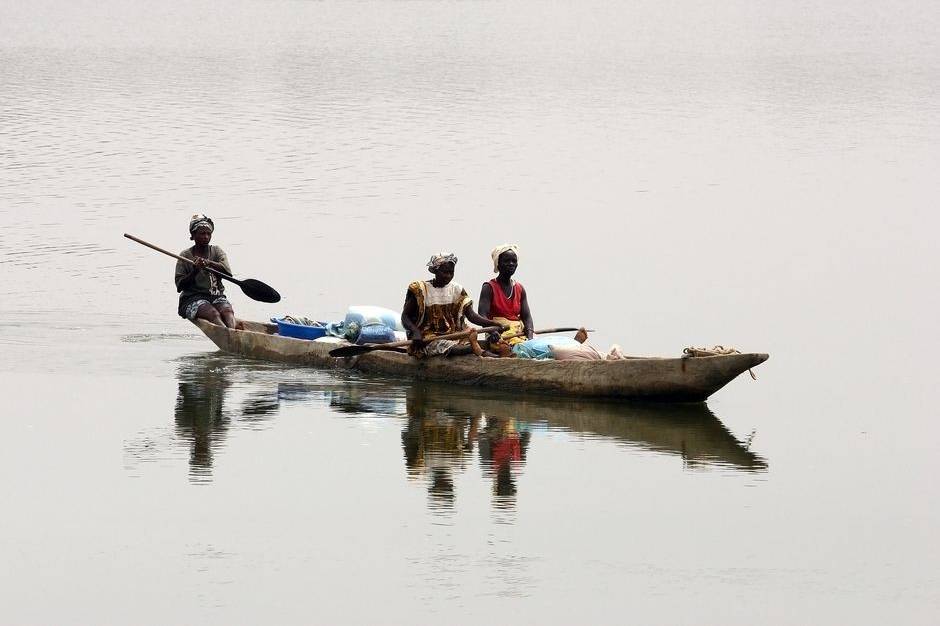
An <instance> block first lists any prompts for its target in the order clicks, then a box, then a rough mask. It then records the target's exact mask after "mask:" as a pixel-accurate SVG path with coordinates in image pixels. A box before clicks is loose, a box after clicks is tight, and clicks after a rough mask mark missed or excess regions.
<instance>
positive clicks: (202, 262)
mask: <svg viewBox="0 0 940 626" xmlns="http://www.w3.org/2000/svg"><path fill="white" fill-rule="evenodd" d="M193 265H195V266H196V268H197V269H201V270H202V269H205V268H206V267H207V266H208V265H209V259H207V258H205V257H201V256H197V257H196V259H195V260H194V261H193Z"/></svg>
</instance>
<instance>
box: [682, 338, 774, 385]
mask: <svg viewBox="0 0 940 626" xmlns="http://www.w3.org/2000/svg"><path fill="white" fill-rule="evenodd" d="M727 354H741V351H740V350H738V349H737V348H731V347H728V348H726V347H724V346H720V345H719V346H712V347H711V348H696V347H694V346H689V347H688V348H685V349H684V350H683V351H682V358H683V359H689V358H694V357H697V356H724V355H727ZM747 373H748V374H750V375H751V379H753V380H757V376H755V375H754V372H752V371H751V368H747Z"/></svg>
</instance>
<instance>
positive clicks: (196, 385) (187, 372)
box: [174, 363, 230, 477]
mask: <svg viewBox="0 0 940 626" xmlns="http://www.w3.org/2000/svg"><path fill="white" fill-rule="evenodd" d="M192 365H195V364H194V363H187V364H184V365H183V366H181V367H180V371H179V382H178V384H179V389H178V391H177V395H176V411H175V414H174V415H175V420H176V430H177V433H178V434H179V436H180V437H181V438H183V439H185V440H187V441H189V442H191V449H190V453H189V468H190V475H192V476H193V477H197V476H211V474H212V449H213V447H214V445H217V442H218V440H219V439H221V438H222V437H223V436H224V433H225V429H226V422H227V420H226V419H225V416H224V413H223V410H222V407H223V400H224V398H225V390H226V389H227V388H228V387H229V386H230V383H229V381H228V378H227V377H226V375H225V370H224V368H221V367H205V366H202V367H198V366H197V367H191V366H192Z"/></svg>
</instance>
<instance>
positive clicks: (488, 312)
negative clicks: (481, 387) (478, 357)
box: [478, 243, 535, 349]
mask: <svg viewBox="0 0 940 626" xmlns="http://www.w3.org/2000/svg"><path fill="white" fill-rule="evenodd" d="M490 257H492V259H493V271H494V272H497V274H498V275H497V276H496V278H494V279H492V280H490V281H488V282H485V283H483V288H482V289H481V290H480V304H479V309H478V312H479V313H480V315H485V316H486V317H489V318H491V319H493V320H495V321H497V322H499V323H500V324H502V325H503V326H508V327H509V330H507V331H506V332H504V333H503V335H504V338H503V339H502V343H503V345H509V346H512V345H514V344H517V343H520V342H523V341H525V340H526V339H532V337H533V336H534V335H535V331H534V328H535V326H534V325H533V324H532V313H531V312H530V311H529V299H528V297H526V291H525V288H524V287H523V286H522V283H518V282H516V281H514V280H513V279H512V275H513V274H515V273H516V268H517V267H518V266H519V246H517V245H516V244H514V243H506V244H503V245H501V246H496V247H495V248H493V251H492V252H491V253H490ZM491 349H493V348H491Z"/></svg>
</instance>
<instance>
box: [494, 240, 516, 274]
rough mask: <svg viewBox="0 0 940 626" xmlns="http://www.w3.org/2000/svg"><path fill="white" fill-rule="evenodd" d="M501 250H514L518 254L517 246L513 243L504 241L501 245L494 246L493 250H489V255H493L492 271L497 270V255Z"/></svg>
mask: <svg viewBox="0 0 940 626" xmlns="http://www.w3.org/2000/svg"><path fill="white" fill-rule="evenodd" d="M503 252H515V253H516V256H517V257H518V256H519V246H517V245H516V244H514V243H504V244H503V245H501V246H496V247H495V248H493V251H492V252H490V256H491V257H493V271H494V272H498V271H499V255H501V254H502V253H503Z"/></svg>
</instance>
